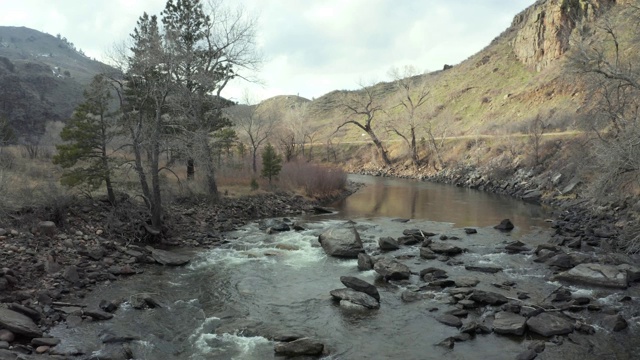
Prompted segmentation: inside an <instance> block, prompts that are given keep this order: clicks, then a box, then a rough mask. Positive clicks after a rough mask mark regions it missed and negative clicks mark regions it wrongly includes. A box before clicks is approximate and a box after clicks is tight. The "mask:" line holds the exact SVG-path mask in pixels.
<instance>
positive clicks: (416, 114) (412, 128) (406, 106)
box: [386, 66, 432, 168]
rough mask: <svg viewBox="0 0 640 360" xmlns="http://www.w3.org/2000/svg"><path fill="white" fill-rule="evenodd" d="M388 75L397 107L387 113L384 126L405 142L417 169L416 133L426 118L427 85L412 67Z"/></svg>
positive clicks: (393, 71) (418, 161) (392, 70)
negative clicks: (386, 120) (394, 92)
mask: <svg viewBox="0 0 640 360" xmlns="http://www.w3.org/2000/svg"><path fill="white" fill-rule="evenodd" d="M389 75H390V76H391V78H392V79H393V81H394V83H395V85H396V87H397V94H396V99H395V100H394V101H395V102H397V105H395V106H394V107H393V108H391V109H390V110H389V111H388V112H387V113H388V115H389V118H390V121H388V122H387V124H386V126H387V128H388V130H389V131H391V132H393V133H395V134H397V135H398V136H400V137H401V138H402V140H404V141H405V143H406V144H407V146H408V147H409V152H410V155H411V161H412V162H413V165H414V166H415V167H416V168H417V167H418V165H419V163H420V158H419V155H418V143H417V141H416V132H417V130H418V127H419V125H420V123H421V122H422V121H424V118H425V117H426V109H425V108H426V106H425V105H426V104H427V100H428V96H429V89H428V87H427V83H426V82H425V81H424V79H422V78H420V77H419V74H418V73H417V71H416V69H415V68H414V67H413V66H405V67H404V68H402V69H398V68H392V69H391V70H390V71H389ZM430 128H431V127H430V126H429V129H430ZM430 135H432V133H430Z"/></svg>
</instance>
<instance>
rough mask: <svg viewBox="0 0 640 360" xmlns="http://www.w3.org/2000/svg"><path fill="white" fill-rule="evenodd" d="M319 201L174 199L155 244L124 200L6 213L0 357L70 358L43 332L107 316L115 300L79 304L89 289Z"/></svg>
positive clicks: (274, 196)
mask: <svg viewBox="0 0 640 360" xmlns="http://www.w3.org/2000/svg"><path fill="white" fill-rule="evenodd" d="M351 191H353V190H351ZM348 193H350V191H347V192H346V193H345V194H344V195H343V196H346V195H348ZM329 200H330V199H329ZM318 206H319V202H316V201H310V200H308V199H306V198H303V197H302V196H297V195H291V194H286V193H266V194H261V195H256V196H247V197H243V198H237V199H231V198H225V199H222V200H221V202H220V203H219V204H217V205H215V206H210V205H206V204H201V203H200V204H198V203H191V204H189V203H186V204H176V205H172V206H169V207H168V208H167V209H166V215H165V223H166V226H165V229H163V231H164V236H163V238H162V241H161V242H154V243H149V242H148V241H147V242H145V241H144V240H145V236H146V231H145V229H144V223H143V219H144V209H141V208H140V207H139V205H138V204H136V203H134V202H133V201H129V200H126V199H124V200H123V202H122V203H121V204H120V205H119V206H118V207H117V208H115V209H114V208H112V207H110V206H109V205H108V204H107V203H106V202H103V201H100V200H78V201H77V202H74V203H72V204H69V205H68V206H67V207H65V208H64V210H63V211H64V213H60V212H59V211H58V213H50V212H49V213H48V212H47V211H45V210H43V209H26V210H23V211H20V212H16V213H14V214H10V215H9V217H8V218H6V219H5V221H2V222H0V225H1V226H0V359H15V358H16V357H19V356H21V357H23V358H27V356H28V355H30V354H43V355H41V356H39V357H38V358H44V357H45V356H50V357H51V358H67V357H71V356H73V354H58V355H56V351H55V345H56V344H57V343H58V342H59V341H60V339H55V338H51V337H48V336H47V331H48V329H50V328H51V327H52V326H55V325H57V324H60V323H64V322H67V323H73V322H76V323H77V322H81V321H102V320H108V319H110V318H111V317H112V316H113V315H112V314H111V313H110V311H113V310H114V308H113V307H114V306H117V304H114V303H105V304H103V305H104V306H102V308H95V309H87V308H85V307H84V306H81V305H79V301H78V300H79V299H82V298H84V297H85V296H86V295H87V294H88V293H89V292H91V291H92V290H94V289H95V288H96V287H98V286H101V285H104V284H108V283H110V282H114V281H117V280H118V279H122V278H126V277H129V276H133V275H136V274H140V273H143V272H144V271H145V270H146V269H149V268H150V267H153V266H158V265H160V266H179V265H183V264H185V263H187V262H188V261H189V257H185V256H184V255H179V254H176V253H175V252H171V251H167V249H175V248H187V249H188V248H203V249H205V248H212V247H216V246H219V245H221V244H223V243H225V242H226V240H225V239H224V237H223V235H222V234H223V233H224V232H226V231H231V230H233V229H235V228H237V227H239V226H242V225H243V224H245V223H246V222H247V221H249V220H253V219H259V218H270V217H275V216H283V215H287V216H300V215H304V214H308V213H314V212H316V211H317V210H318V209H319V207H318ZM54 219H55V220H57V221H56V222H54V221H51V220H54ZM46 354H48V355H46Z"/></svg>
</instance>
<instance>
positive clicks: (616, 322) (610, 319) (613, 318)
mask: <svg viewBox="0 0 640 360" xmlns="http://www.w3.org/2000/svg"><path fill="white" fill-rule="evenodd" d="M602 326H603V327H604V328H605V329H607V330H609V331H614V332H617V331H622V330H624V329H626V328H627V327H628V326H629V324H628V323H627V320H625V319H624V318H623V317H622V315H620V314H617V315H609V316H607V317H605V318H604V319H603V320H602Z"/></svg>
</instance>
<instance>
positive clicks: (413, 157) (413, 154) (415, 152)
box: [411, 127, 420, 170]
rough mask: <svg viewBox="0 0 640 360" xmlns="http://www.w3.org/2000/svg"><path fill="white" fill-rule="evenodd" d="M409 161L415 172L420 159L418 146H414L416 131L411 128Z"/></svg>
mask: <svg viewBox="0 0 640 360" xmlns="http://www.w3.org/2000/svg"><path fill="white" fill-rule="evenodd" d="M411 160H412V161H413V166H414V167H415V168H416V170H417V169H418V165H420V158H419V157H418V145H417V144H416V129H415V128H413V127H412V128H411Z"/></svg>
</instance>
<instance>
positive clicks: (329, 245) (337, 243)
mask: <svg viewBox="0 0 640 360" xmlns="http://www.w3.org/2000/svg"><path fill="white" fill-rule="evenodd" d="M318 241H319V242H320V245H322V249H323V250H324V251H325V252H326V253H327V255H331V256H335V257H344V258H357V257H358V254H359V253H361V252H364V248H363V247H362V241H361V240H360V234H358V231H357V230H356V229H355V228H354V227H353V226H337V227H332V228H330V229H329V230H327V231H325V232H323V233H322V234H320V236H319V237H318Z"/></svg>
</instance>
